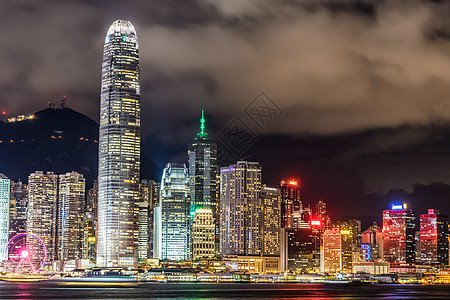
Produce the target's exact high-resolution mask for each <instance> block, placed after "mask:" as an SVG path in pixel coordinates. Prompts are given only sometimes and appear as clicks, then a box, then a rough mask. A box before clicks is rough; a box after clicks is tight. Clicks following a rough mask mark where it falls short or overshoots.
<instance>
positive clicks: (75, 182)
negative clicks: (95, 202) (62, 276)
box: [56, 172, 85, 261]
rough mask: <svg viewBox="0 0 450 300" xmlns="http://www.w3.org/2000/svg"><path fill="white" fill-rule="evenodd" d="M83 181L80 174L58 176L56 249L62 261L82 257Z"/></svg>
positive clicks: (72, 173)
mask: <svg viewBox="0 0 450 300" xmlns="http://www.w3.org/2000/svg"><path fill="white" fill-rule="evenodd" d="M84 198H85V180H84V177H83V175H82V174H79V173H77V172H69V173H66V174H62V175H59V191H58V215H57V222H58V224H57V236H56V241H57V242H56V249H57V258H58V259H59V260H62V261H67V260H70V259H80V258H82V257H83V219H84V204H85V200H84Z"/></svg>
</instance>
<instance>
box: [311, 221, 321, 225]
mask: <svg viewBox="0 0 450 300" xmlns="http://www.w3.org/2000/svg"><path fill="white" fill-rule="evenodd" d="M320 225H322V224H321V222H320V220H312V221H311V226H320Z"/></svg>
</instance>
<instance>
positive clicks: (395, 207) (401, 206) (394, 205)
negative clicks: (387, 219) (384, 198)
mask: <svg viewBox="0 0 450 300" xmlns="http://www.w3.org/2000/svg"><path fill="white" fill-rule="evenodd" d="M391 209H392V210H400V209H403V205H402V204H392V205H391Z"/></svg>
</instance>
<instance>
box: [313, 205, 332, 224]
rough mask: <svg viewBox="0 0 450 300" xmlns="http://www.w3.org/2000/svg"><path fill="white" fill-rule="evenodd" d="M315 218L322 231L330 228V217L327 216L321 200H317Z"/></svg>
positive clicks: (325, 207)
mask: <svg viewBox="0 0 450 300" xmlns="http://www.w3.org/2000/svg"><path fill="white" fill-rule="evenodd" d="M315 218H316V219H317V220H319V221H320V223H321V224H322V229H323V230H325V229H327V228H329V227H330V225H331V224H330V223H331V220H330V217H329V216H328V215H327V204H326V203H325V202H324V201H323V200H319V202H317V204H316V211H315Z"/></svg>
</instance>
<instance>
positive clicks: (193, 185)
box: [188, 110, 219, 257]
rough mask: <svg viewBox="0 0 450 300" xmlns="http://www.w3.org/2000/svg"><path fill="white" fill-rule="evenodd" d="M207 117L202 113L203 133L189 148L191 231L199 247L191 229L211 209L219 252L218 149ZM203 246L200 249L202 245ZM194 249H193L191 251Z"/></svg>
mask: <svg viewBox="0 0 450 300" xmlns="http://www.w3.org/2000/svg"><path fill="white" fill-rule="evenodd" d="M205 123H206V121H205V115H204V111H203V110H202V118H201V119H200V132H199V133H197V135H196V136H195V138H194V141H193V142H192V143H191V144H190V145H189V148H188V155H189V193H190V200H191V205H190V228H191V243H192V244H195V245H197V246H199V241H193V240H192V239H193V238H194V235H192V229H193V226H194V219H195V215H196V211H197V210H199V212H201V213H202V214H204V213H205V211H204V210H205V209H206V210H211V213H212V218H213V227H214V232H215V233H216V234H215V245H214V248H215V249H218V236H219V234H218V229H219V227H218V215H217V212H218V209H217V205H218V202H217V192H218V191H217V171H218V170H217V146H216V144H215V143H214V142H213V141H212V140H211V138H210V137H209V135H208V133H207V132H206V131H205V128H206V126H205ZM200 247H201V246H200ZM210 247H211V245H210V242H209V241H208V243H207V244H205V245H204V248H205V249H207V248H208V249H210ZM191 250H193V249H191ZM205 257H211V252H210V251H209V252H208V253H206V252H205Z"/></svg>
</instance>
